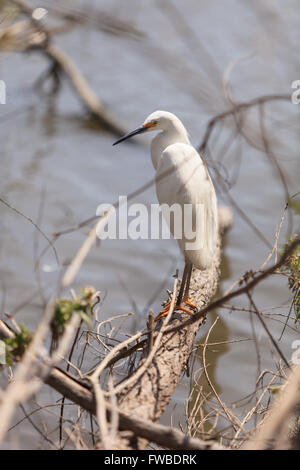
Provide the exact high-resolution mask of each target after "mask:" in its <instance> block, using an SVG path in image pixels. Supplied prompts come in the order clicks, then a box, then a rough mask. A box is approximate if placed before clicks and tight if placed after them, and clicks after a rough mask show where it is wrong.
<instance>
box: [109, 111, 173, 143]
mask: <svg viewBox="0 0 300 470" xmlns="http://www.w3.org/2000/svg"><path fill="white" fill-rule="evenodd" d="M178 121H179V119H178V118H177V117H176V116H175V114H172V113H169V112H168V111H154V113H151V114H150V115H149V116H148V117H147V118H146V119H145V121H144V123H143V124H142V125H141V126H140V127H138V128H137V129H135V130H134V131H132V132H129V133H128V134H126V135H124V136H123V137H121V138H120V139H119V140H117V141H116V142H114V143H113V145H116V144H119V143H120V142H123V141H124V140H127V139H129V138H130V137H133V136H134V135H137V134H142V133H144V132H150V131H166V130H168V129H169V128H170V127H171V126H172V125H173V124H174V123H175V122H178ZM179 122H180V121H179Z"/></svg>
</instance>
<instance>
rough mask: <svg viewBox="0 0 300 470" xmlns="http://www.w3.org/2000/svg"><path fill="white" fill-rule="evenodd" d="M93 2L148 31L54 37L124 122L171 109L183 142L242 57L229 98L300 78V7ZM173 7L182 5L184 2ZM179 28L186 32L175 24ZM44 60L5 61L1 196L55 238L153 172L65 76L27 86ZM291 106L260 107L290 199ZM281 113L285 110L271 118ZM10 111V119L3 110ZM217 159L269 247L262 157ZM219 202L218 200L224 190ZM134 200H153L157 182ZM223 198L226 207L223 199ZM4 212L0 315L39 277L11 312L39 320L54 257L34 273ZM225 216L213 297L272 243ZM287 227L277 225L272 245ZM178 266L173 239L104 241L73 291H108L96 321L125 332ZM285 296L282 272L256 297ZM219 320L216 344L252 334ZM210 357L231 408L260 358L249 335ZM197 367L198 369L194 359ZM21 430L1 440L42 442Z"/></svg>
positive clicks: (30, 238) (269, 173)
mask: <svg viewBox="0 0 300 470" xmlns="http://www.w3.org/2000/svg"><path fill="white" fill-rule="evenodd" d="M92 3H93V4H94V5H95V6H97V7H99V9H100V8H103V9H104V10H106V11H108V12H110V13H113V14H114V15H115V16H116V17H117V18H119V19H121V20H124V21H128V22H131V23H132V24H133V25H134V26H135V27H136V28H138V29H140V30H142V31H143V32H144V33H145V37H144V38H142V39H140V40H134V39H130V38H121V37H119V36H111V35H105V34H103V33H99V32H95V31H93V30H91V29H89V28H83V27H78V28H75V29H74V31H73V32H71V33H69V34H66V35H63V36H61V37H58V38H57V44H59V45H60V46H61V47H62V48H63V49H64V50H65V51H66V52H68V53H69V54H70V55H71V56H72V58H73V59H74V61H75V62H76V63H77V64H78V66H79V67H80V69H81V70H82V72H83V73H84V75H85V76H86V78H87V79H88V81H89V83H90V85H91V86H92V88H93V89H94V90H95V91H96V92H97V93H98V94H99V96H100V97H101V98H102V99H104V100H105V102H106V104H107V105H108V106H109V108H110V109H111V110H112V111H113V112H114V114H115V115H117V116H118V117H119V119H120V121H121V122H122V124H123V125H124V127H125V128H126V129H128V130H131V129H134V128H135V127H137V126H138V125H140V123H141V122H143V120H144V118H145V117H146V116H147V115H148V114H149V113H150V112H152V111H153V110H155V109H166V110H169V111H171V112H174V113H176V114H177V115H178V116H179V117H180V118H181V119H182V121H183V122H184V124H185V125H186V127H187V129H188V130H189V133H190V136H191V140H192V142H193V143H194V144H197V143H199V142H200V140H201V137H202V136H203V133H204V130H205V125H206V122H207V120H208V119H209V117H211V116H212V115H214V114H215V113H218V112H221V111H222V110H224V109H225V106H226V105H225V101H224V98H223V91H222V86H221V77H222V74H223V73H224V70H225V69H226V67H228V65H229V64H230V63H232V61H235V60H237V59H243V61H241V62H240V63H239V64H238V65H236V68H235V69H234V71H233V72H232V76H231V79H230V83H231V86H232V90H233V96H234V98H235V99H236V100H247V99H251V98H253V97H254V96H258V95H260V94H268V93H289V92H290V85H291V82H292V81H293V80H295V79H299V78H300V76H299V58H298V56H297V52H296V45H297V41H299V26H300V25H299V22H300V21H299V15H296V13H295V12H296V11H297V10H296V1H285V2H284V7H283V1H281V2H280V1H276V2H274V1H272V2H271V1H266V2H263V4H262V2H258V1H255V2H254V1H252V2H250V1H248V2H238V1H233V0H231V1H228V2H226V6H225V2H221V1H220V0H219V1H208V0H206V1H204V0H203V1H196V0H187V1H186V2H184V5H185V9H184V12H183V14H184V16H183V18H184V22H180V23H179V24H177V23H176V25H175V26H174V23H173V22H172V21H170V18H171V16H170V14H171V13H170V11H169V12H168V13H167V11H166V10H165V7H164V8H161V7H160V8H159V7H158V5H159V2H152V1H151V2H141V1H137V0H135V1H131V2H129V3H130V8H128V6H127V5H125V4H124V3H123V2H119V1H113V2H109V5H108V2H102V1H98V2H96V1H94V2H89V4H92ZM174 3H175V4H176V5H178V8H182V7H180V4H181V3H180V2H174ZM46 4H47V2H46V3H44V5H45V6H46ZM82 4H83V2H82ZM64 5H65V6H68V5H70V6H71V5H74V2H64ZM78 5H80V4H79V3H78ZM84 5H86V2H85V3H84ZM172 11H173V10H172ZM173 13H174V12H173ZM166 15H168V16H166ZM168 18H169V19H168ZM172 18H173V16H172ZM174 18H175V19H176V17H174ZM185 23H186V24H188V25H189V27H190V28H191V29H192V31H193V35H191V36H189V34H188V32H187V31H186V30H182V28H183V27H184V26H183V25H184V24H185ZM183 34H184V36H183ZM187 38H188V39H187ZM298 44H299V42H298ZM197 51H201V52H200V53H197ZM208 56H209V57H208ZM46 66H47V63H46V62H45V59H44V58H43V57H42V56H39V55H37V54H30V55H26V56H24V55H17V54H16V55H6V54H3V55H2V56H1V59H0V78H1V79H3V80H5V81H6V84H7V92H8V102H7V105H6V106H1V116H2V117H1V120H0V137H1V143H2V145H1V160H2V164H1V168H2V171H1V176H0V178H1V180H0V184H1V186H0V187H1V190H0V193H1V196H2V197H4V198H5V199H6V200H7V201H9V202H10V204H12V205H13V206H14V207H16V208H17V209H18V210H20V211H22V212H23V213H24V214H26V215H27V216H28V217H30V218H32V219H33V220H35V221H38V223H39V225H40V226H41V228H42V229H43V231H44V232H45V233H47V234H48V235H50V234H52V233H53V232H55V231H58V230H61V229H64V228H68V227H70V226H73V225H74V224H75V225H76V224H77V223H78V222H79V221H81V220H83V219H85V218H88V217H89V216H92V215H94V214H95V211H96V208H97V206H98V204H100V203H103V202H108V203H111V202H114V201H115V200H117V198H118V196H119V195H120V194H121V195H126V194H128V193H129V192H131V191H132V190H134V189H136V188H138V187H139V186H141V185H142V184H143V183H145V182H146V181H148V180H149V179H150V178H152V177H153V175H154V173H153V168H152V164H151V160H150V156H149V150H148V143H149V137H148V136H147V137H141V138H139V139H136V145H125V144H124V145H121V146H118V147H115V148H112V142H113V141H114V139H115V137H114V136H113V135H111V134H110V133H107V132H105V131H103V130H101V129H100V128H99V127H98V126H97V125H93V124H92V123H91V122H90V121H89V120H88V119H87V118H86V117H85V115H84V113H83V112H82V108H81V105H80V103H79V102H78V100H77V98H76V96H75V95H74V94H73V92H72V90H70V88H69V87H68V84H67V82H65V81H64V82H63V87H62V90H61V92H60V93H59V95H58V96H56V97H55V98H53V99H48V98H46V97H41V96H40V95H38V94H37V93H36V92H35V91H34V90H33V82H34V80H35V78H36V77H38V75H39V73H41V71H42V70H44V69H45V67H46ZM297 73H298V75H297ZM295 108H296V106H294V105H291V104H290V105H289V104H287V105H285V107H284V108H278V106H277V107H276V106H274V107H272V108H267V116H271V115H272V119H271V125H270V128H269V135H270V137H271V140H272V143H273V144H274V145H275V148H274V150H276V151H277V152H278V155H279V157H280V163H281V164H282V166H283V167H284V169H285V171H286V173H287V175H288V184H289V189H290V193H291V194H293V193H295V192H296V191H297V190H298V189H299V188H298V183H299V176H300V171H299V164H298V159H299V155H298V153H299V152H298V148H299V147H298V148H297V147H296V146H295V142H296V135H297V132H298V133H299V125H298V124H299V112H298V115H297V113H296V109H295ZM279 109H281V110H282V109H284V110H285V112H286V116H283V117H282V115H281V114H277V110H279ZM270 110H272V113H271V112H270ZM278 112H279V111H278ZM11 113H14V114H13V116H12V117H9V115H10V114H11ZM280 113H281V111H280ZM293 115H294V118H293V117H292V116H293ZM251 120H252V121H251V122H252V125H253V126H254V130H255V128H257V126H258V120H259V115H258V114H257V113H253V114H251ZM297 129H298V131H297ZM228 136H230V128H229V127H227V128H226V127H224V128H223V129H222V130H221V128H218V129H217V131H216V132H215V133H214V135H213V139H212V145H211V151H212V155H213V157H214V158H216V159H219V160H220V158H221V156H222V147H223V145H224V142H226V137H227V138H228ZM281 143H283V144H281ZM222 164H223V167H222V168H221V167H220V168H221V170H220V171H221V172H222V174H223V175H226V174H227V173H228V174H229V175H230V176H231V177H234V175H235V173H236V169H237V168H238V167H239V170H238V178H237V181H236V183H235V185H234V186H233V188H232V189H231V192H230V194H231V197H232V198H234V200H236V201H237V202H238V204H239V205H240V207H241V208H242V209H243V211H244V212H245V213H246V214H247V216H248V217H249V218H250V219H251V221H252V222H253V223H254V224H255V225H256V226H257V227H258V228H259V230H260V231H261V232H262V233H263V234H264V236H265V237H266V238H267V239H268V240H270V242H271V243H273V240H274V236H275V231H276V227H277V225H278V223H279V221H280V218H281V214H282V210H283V207H284V204H285V199H284V193H283V190H282V187H281V185H280V181H279V180H278V178H277V176H276V172H275V171H274V170H273V169H272V168H271V167H270V165H269V163H268V161H267V158H266V157H265V155H264V154H263V153H261V152H259V151H257V150H255V149H254V148H249V146H248V145H247V144H246V143H245V141H241V143H240V144H238V142H235V144H234V145H233V147H232V149H230V150H229V151H228V152H227V154H226V155H225V156H224V159H223V160H222ZM219 199H220V201H222V197H221V195H220V194H219ZM134 202H140V203H144V204H151V203H153V202H156V196H155V191H154V188H151V189H150V190H148V191H146V192H145V193H143V194H142V195H140V196H139V197H138V198H137V199H136V201H134ZM223 202H225V203H226V202H227V201H226V198H225V199H224V198H223ZM0 210H1V219H0V220H1V236H0V272H1V285H2V287H1V297H2V310H3V311H5V312H13V311H15V309H18V307H19V306H20V305H21V304H22V303H23V302H25V301H26V300H27V299H28V298H29V297H30V296H31V295H32V294H34V293H35V292H36V290H37V288H38V285H39V284H38V282H40V284H42V290H41V291H42V292H43V294H41V292H39V293H38V294H35V295H34V298H33V300H32V301H31V302H29V303H28V304H27V305H26V306H25V307H24V308H22V309H19V310H18V313H16V318H17V320H18V321H19V320H20V321H21V320H23V321H25V322H26V324H27V325H29V326H30V327H32V328H33V327H34V325H36V323H37V321H38V319H39V317H40V315H41V308H40V307H41V305H42V302H43V298H46V297H47V295H49V293H50V292H52V290H53V288H54V286H55V282H56V280H57V277H58V274H59V273H58V271H57V270H53V269H52V268H55V258H54V256H53V253H51V251H50V250H49V251H48V252H47V254H46V256H45V257H44V259H43V262H42V268H43V270H42V272H41V278H40V280H38V279H37V275H36V273H35V270H34V262H35V259H36V256H37V253H39V252H40V251H41V249H42V248H43V247H44V246H45V241H44V240H43V238H42V237H41V236H40V235H38V234H37V232H35V231H34V228H33V227H32V225H31V224H29V223H28V222H27V221H26V220H24V219H22V218H21V217H20V216H18V215H17V214H15V213H13V212H12V211H10V210H8V209H7V208H6V207H4V206H1V207H0ZM234 216H235V221H234V226H233V227H232V230H231V231H230V232H229V233H228V234H227V235H226V238H225V243H224V259H223V274H222V283H221V285H220V293H222V292H225V291H226V289H227V288H228V287H229V286H230V285H231V284H232V283H233V282H234V281H235V280H237V279H239V278H240V276H241V275H242V274H243V273H244V272H245V271H247V270H249V269H255V268H257V267H258V266H260V265H261V264H262V262H263V261H264V259H265V257H266V256H267V254H268V248H267V247H266V246H265V245H264V244H263V243H262V242H261V240H260V239H259V238H258V237H257V235H256V234H255V233H254V232H253V231H252V229H251V228H250V227H249V225H247V224H246V223H245V221H244V220H242V219H241V218H240V217H239V215H238V214H237V213H236V211H235V214H234ZM295 226H297V221H294V227H295ZM285 233H286V225H285V226H284V227H283V231H282V236H281V239H280V240H281V242H282V241H283V240H284V239H285ZM84 236H85V232H84V231H82V232H75V233H73V234H71V235H68V236H66V237H62V238H60V239H59V241H58V242H57V245H56V249H57V253H58V256H59V259H60V262H61V263H64V262H67V261H68V260H70V259H71V258H72V257H73V256H74V254H75V253H76V251H77V249H78V247H79V246H80V243H81V242H82V241H83V239H84ZM176 267H178V268H180V269H182V260H181V259H180V256H179V253H178V248H177V244H176V242H174V241H173V240H171V241H170V240H164V241H162V240H153V241H151V240H147V241H145V240H138V241H130V240H120V241H106V242H104V243H102V245H101V247H94V248H93V250H92V251H91V252H90V255H89V257H88V259H87V260H86V262H85V263H84V265H83V267H82V269H81V270H80V273H79V275H78V277H77V279H76V282H75V287H80V286H83V285H86V284H92V285H94V286H95V287H96V288H97V289H99V290H101V291H102V292H103V293H105V294H106V298H105V302H104V303H103V306H102V310H101V315H102V316H103V318H107V317H109V316H111V315H115V314H120V313H125V312H128V311H130V310H133V311H135V314H136V315H135V318H134V320H133V321H132V323H131V324H130V325H131V330H132V331H134V330H136V329H137V328H141V327H142V326H143V325H144V323H145V318H146V313H145V312H144V309H145V306H147V304H148V302H149V299H151V298H152V297H153V296H154V295H155V293H156V292H159V294H157V296H156V300H155V301H154V302H152V303H151V305H148V307H149V306H151V308H152V309H153V310H154V311H158V310H159V307H160V304H161V302H162V300H163V299H164V298H165V294H164V292H165V289H166V288H170V287H171V285H172V277H171V273H173V272H174V270H175V268H176ZM49 271H50V272H49ZM166 279H167V281H166ZM164 282H165V284H163V283H164ZM163 285H164V288H163V287H162V286H163ZM289 298H290V297H289V293H288V291H287V288H286V284H285V282H283V281H282V280H281V279H279V278H272V279H270V280H268V281H267V282H265V283H264V285H262V286H259V287H258V288H257V289H256V292H255V300H256V303H257V305H258V306H259V308H267V307H271V306H284V305H285V304H286V303H287V302H288V301H289ZM234 304H235V305H238V306H247V300H246V299H236V301H235V302H234ZM276 313H286V309H285V308H284V307H283V308H279V307H278V308H277V309H276ZM218 314H219V315H220V317H221V318H220V320H219V322H218V324H217V326H216V328H215V330H214V332H213V335H212V340H213V341H221V342H223V341H234V340H240V339H248V338H252V336H253V333H252V330H251V324H250V319H249V315H248V313H245V312H233V313H229V311H228V310H221V311H219V312H218ZM214 315H215V314H211V315H209V318H208V321H207V323H206V326H205V328H204V329H203V330H201V335H203V336H204V334H205V333H206V332H207V329H208V327H209V326H210V324H211V321H212V320H213V319H214V318H215V317H214ZM281 320H282V319H281ZM269 325H270V327H272V332H273V333H274V335H275V337H276V338H277V337H278V336H279V334H280V331H281V329H282V324H280V323H278V322H277V323H275V322H270V324H269ZM256 333H257V335H258V338H259V341H260V343H261V355H262V368H274V357H272V355H271V353H270V348H269V344H268V341H267V338H266V335H265V333H264V331H262V329H261V328H260V326H259V325H256ZM295 338H296V333H294V332H292V331H291V330H287V331H286V333H285V335H284V337H283V339H282V341H281V348H282V350H283V351H284V353H285V354H286V356H287V357H288V358H290V356H291V353H292V350H291V342H292V340H293V339H295ZM276 360H277V359H276ZM208 362H209V364H210V369H209V371H210V374H211V376H212V378H213V379H214V381H215V385H216V387H217V389H218V390H219V391H220V392H221V393H222V398H223V399H224V400H226V401H227V403H229V404H230V403H231V402H232V401H234V400H237V399H239V398H241V397H243V396H245V395H247V394H248V393H250V392H252V391H253V389H254V388H255V379H256V372H257V364H256V354H255V347H254V343H253V341H244V342H236V343H229V344H228V345H226V346H215V347H214V349H213V352H212V353H210V354H209V359H208ZM196 366H197V367H196V368H199V367H200V363H198V364H196ZM188 389H189V381H188V380H187V379H183V380H182V384H181V385H180V386H179V387H178V389H177V391H176V393H175V394H174V397H173V399H172V402H171V404H170V406H169V407H168V410H167V411H166V413H165V415H164V418H163V421H164V422H165V423H167V424H169V423H170V416H171V415H172V419H173V423H175V424H176V423H178V421H179V420H181V422H183V419H184V403H185V400H186V398H187V393H188ZM53 397H55V395H54V394H53V392H52V391H49V390H48V389H47V388H46V387H45V388H44V389H43V393H42V394H40V395H39V402H40V403H41V402H42V403H51V401H53ZM31 406H32V407H33V408H34V407H35V405H33V403H30V404H29V405H28V409H30V407H31ZM18 416H19V417H22V414H21V413H20V414H18ZM49 423H50V428H51V425H52V426H53V427H54V423H55V420H54V418H53V422H52V421H51V420H50V421H49ZM17 430H18V431H15V432H14V433H10V438H9V441H8V443H7V445H8V446H11V447H14V446H18V445H22V447H32V446H36V445H37V442H38V439H39V438H38V437H37V436H36V435H35V434H34V431H31V429H30V430H29V431H28V426H26V427H25V426H24V427H22V426H19V427H18V428H17ZM53 438H54V437H53Z"/></svg>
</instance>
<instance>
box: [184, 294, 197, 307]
mask: <svg viewBox="0 0 300 470" xmlns="http://www.w3.org/2000/svg"><path fill="white" fill-rule="evenodd" d="M194 300H195V298H194V297H193V298H192V299H184V300H183V302H184V303H185V304H187V305H188V306H189V307H192V308H194V309H197V307H196V305H195V304H193V302H194Z"/></svg>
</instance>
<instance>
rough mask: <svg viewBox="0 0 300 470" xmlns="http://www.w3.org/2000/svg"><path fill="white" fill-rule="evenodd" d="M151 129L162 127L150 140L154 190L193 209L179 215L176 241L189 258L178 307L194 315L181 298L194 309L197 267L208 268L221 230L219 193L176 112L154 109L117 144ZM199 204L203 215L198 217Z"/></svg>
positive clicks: (163, 199) (170, 203)
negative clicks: (179, 233)
mask: <svg viewBox="0 0 300 470" xmlns="http://www.w3.org/2000/svg"><path fill="white" fill-rule="evenodd" d="M150 131H161V132H159V133H158V134H157V135H156V136H155V137H154V139H153V140H152V142H151V158H152V163H153V166H154V168H155V170H156V193H157V198H158V201H159V203H160V205H167V206H169V207H172V206H173V205H174V204H177V205H179V206H180V207H181V208H182V210H183V214H184V211H185V208H186V207H189V208H191V217H189V220H187V219H186V218H184V217H183V218H182V219H181V222H180V223H181V224H182V236H181V238H179V239H178V240H177V241H178V244H179V247H180V249H181V251H182V253H183V255H184V258H185V267H184V272H183V277H182V282H181V286H180V291H179V294H178V298H177V303H176V307H177V309H180V310H183V311H185V312H187V313H190V314H192V313H193V312H192V311H191V310H189V309H187V308H185V307H184V306H183V303H185V304H187V305H188V306H190V307H191V308H195V306H194V305H193V304H192V301H193V300H194V299H191V300H189V286H190V280H191V274H192V270H193V266H195V267H196V268H197V269H201V270H204V269H207V268H209V267H210V266H211V264H212V260H213V254H214V249H215V245H216V239H217V233H218V213H217V199H216V193H215V189H214V185H213V183H212V180H211V178H210V175H209V173H208V170H207V167H206V165H205V163H204V162H203V160H202V158H201V157H200V155H199V153H198V152H197V151H196V149H195V148H194V147H193V146H192V145H191V144H190V141H189V137H188V134H187V131H186V129H185V127H184V126H183V124H182V122H181V121H180V120H179V119H178V118H177V117H176V116H175V115H174V114H172V113H169V112H167V111H155V112H154V113H152V114H150V115H149V116H148V117H147V118H146V120H145V122H144V124H143V125H142V126H140V127H138V128H137V129H136V130H134V131H133V132H130V133H129V134H126V135H125V136H123V137H121V138H120V139H119V140H117V141H116V142H115V143H114V144H113V145H116V144H119V143H120V142H123V141H124V140H126V139H128V138H130V137H133V136H134V135H137V134H141V133H143V132H150ZM199 208H200V209H201V210H200V213H201V215H202V216H201V217H198V215H199ZM168 222H169V227H170V231H171V233H172V234H173V235H174V231H175V230H176V227H175V224H174V221H171V222H170V218H169V219H168ZM187 224H189V226H187ZM200 224H201V225H200ZM191 233H194V234H196V235H194V237H195V236H196V238H197V235H199V234H201V239H200V244H199V238H198V242H197V247H196V248H194V247H192V248H190V247H191V245H190V244H191V239H190V238H191V237H190V234H191ZM187 234H188V235H187ZM168 307H169V303H167V304H166V305H165V306H164V309H163V310H162V311H161V312H160V315H159V316H158V318H161V317H162V316H163V315H165V314H166V313H167V311H168Z"/></svg>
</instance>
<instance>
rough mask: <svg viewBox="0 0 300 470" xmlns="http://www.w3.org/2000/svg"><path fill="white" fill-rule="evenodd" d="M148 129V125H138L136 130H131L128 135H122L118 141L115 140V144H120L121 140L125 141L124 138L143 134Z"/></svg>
mask: <svg viewBox="0 0 300 470" xmlns="http://www.w3.org/2000/svg"><path fill="white" fill-rule="evenodd" d="M147 130H148V128H147V127H144V126H140V127H138V128H137V129H135V131H132V132H129V133H128V134H126V135H123V137H121V138H120V139H119V140H117V141H116V142H114V143H113V145H117V144H119V143H120V142H123V140H127V139H129V138H130V137H133V136H134V135H137V134H142V133H143V132H146V131H147Z"/></svg>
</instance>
